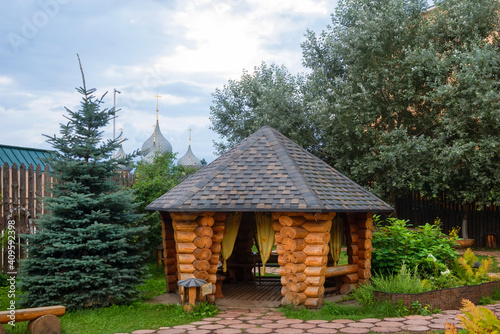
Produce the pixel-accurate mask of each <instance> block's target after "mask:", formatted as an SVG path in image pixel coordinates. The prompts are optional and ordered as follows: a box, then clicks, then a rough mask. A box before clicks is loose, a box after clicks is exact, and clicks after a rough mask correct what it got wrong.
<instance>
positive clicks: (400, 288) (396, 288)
mask: <svg viewBox="0 0 500 334" xmlns="http://www.w3.org/2000/svg"><path fill="white" fill-rule="evenodd" d="M371 282H372V285H373V288H374V290H377V291H383V292H387V293H421V292H425V291H430V290H431V286H430V284H429V283H428V282H427V281H425V280H421V279H420V277H419V276H418V274H417V268H415V270H414V271H413V273H412V271H411V270H409V269H408V268H407V267H406V264H404V263H403V264H402V265H401V268H399V270H398V273H397V274H394V273H391V274H387V275H384V276H381V275H374V276H373V277H372V279H371Z"/></svg>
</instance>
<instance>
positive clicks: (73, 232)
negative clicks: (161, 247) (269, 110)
mask: <svg viewBox="0 0 500 334" xmlns="http://www.w3.org/2000/svg"><path fill="white" fill-rule="evenodd" d="M80 68H81V64H80ZM82 78H83V87H81V88H78V89H77V91H78V92H79V93H80V94H81V95H82V96H83V98H82V102H81V109H80V110H78V111H71V110H69V109H67V108H66V111H67V113H68V116H65V117H66V118H67V120H68V122H67V123H66V124H61V126H60V136H56V135H54V136H47V137H48V140H47V141H48V142H49V143H51V144H52V146H53V147H54V149H55V150H56V152H55V154H54V155H53V156H51V157H49V158H48V159H47V161H46V162H47V163H49V164H50V166H51V168H52V171H53V174H54V178H55V182H54V183H53V184H52V185H51V188H50V191H51V192H52V193H53V195H54V197H46V198H44V202H43V203H44V206H45V208H46V210H47V211H48V212H49V213H48V214H45V215H44V216H43V217H42V218H41V220H40V221H39V222H38V226H39V227H40V229H39V230H38V231H37V232H36V234H34V235H31V236H28V237H27V238H28V241H29V248H28V251H29V257H28V258H27V259H26V260H23V261H22V263H21V269H22V271H21V273H22V279H21V281H20V285H21V289H22V290H23V291H24V294H23V296H22V298H23V303H24V305H26V306H30V307H34V306H47V305H54V304H62V305H65V306H66V307H68V308H70V309H76V308H85V307H98V306H107V305H110V304H114V303H123V302H126V301H129V300H131V299H132V298H134V296H135V295H136V289H135V287H136V286H137V285H138V284H139V283H140V282H141V277H142V275H143V272H144V254H143V252H142V247H143V241H142V240H143V239H144V234H145V232H146V228H143V227H141V228H131V227H129V226H130V225H132V224H133V223H134V222H135V221H136V220H138V219H139V218H140V215H138V214H136V213H135V210H136V206H137V205H136V204H135V202H134V197H133V195H132V193H131V191H130V190H129V189H123V188H121V187H120V186H119V185H118V184H117V183H116V182H114V181H111V177H113V176H114V175H115V174H116V172H117V165H118V164H122V165H126V164H129V163H130V159H131V156H129V157H127V158H126V159H120V160H116V159H112V158H111V156H112V153H113V150H114V149H116V148H118V146H119V140H117V139H115V140H108V141H105V142H104V141H103V132H102V130H101V129H102V128H103V127H104V126H106V125H107V124H108V122H109V120H110V119H111V118H112V117H113V116H114V110H113V109H111V110H108V109H101V104H102V103H103V98H104V96H103V97H101V98H100V99H99V98H95V97H94V96H93V95H92V94H93V93H94V92H95V89H87V88H86V85H85V78H84V76H83V70H82ZM104 95H105V94H104Z"/></svg>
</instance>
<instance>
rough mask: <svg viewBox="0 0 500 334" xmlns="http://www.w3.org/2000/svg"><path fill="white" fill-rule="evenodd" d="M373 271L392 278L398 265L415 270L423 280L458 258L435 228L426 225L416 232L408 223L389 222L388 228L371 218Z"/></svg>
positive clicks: (448, 241)
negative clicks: (404, 264)
mask: <svg viewBox="0 0 500 334" xmlns="http://www.w3.org/2000/svg"><path fill="white" fill-rule="evenodd" d="M374 220H375V225H376V229H375V232H374V233H373V253H372V268H373V269H374V271H375V272H379V273H380V274H392V273H395V272H397V271H398V270H399V268H400V267H401V263H406V265H407V266H408V267H409V268H415V267H417V266H418V268H419V270H420V272H421V274H422V275H423V276H424V277H431V276H437V275H439V274H440V273H441V272H442V271H446V270H447V265H449V264H451V262H452V261H453V260H454V259H456V258H457V257H458V253H457V251H456V250H455V249H454V248H453V245H454V242H453V241H452V240H450V239H449V238H448V237H447V236H446V235H445V234H443V233H442V232H441V230H440V229H439V226H438V225H432V224H425V225H423V226H420V227H417V228H415V229H409V228H408V227H409V226H411V225H410V224H408V221H406V220H401V219H396V218H389V219H387V222H388V225H386V226H383V227H382V226H381V224H382V223H383V222H382V220H381V218H380V216H374Z"/></svg>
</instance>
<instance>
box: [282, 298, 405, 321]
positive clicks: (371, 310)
mask: <svg viewBox="0 0 500 334" xmlns="http://www.w3.org/2000/svg"><path fill="white" fill-rule="evenodd" d="M280 310H281V311H282V312H283V313H284V315H285V317H287V318H293V319H301V320H304V321H306V320H328V321H332V320H336V319H351V320H354V321H358V320H361V319H366V318H377V319H383V318H391V317H400V316H403V315H404V310H403V309H402V308H401V307H398V306H397V305H393V304H391V303H390V302H386V303H380V304H376V305H368V306H356V305H341V304H337V303H329V302H325V305H324V306H323V307H322V308H321V309H319V310H310V309H306V308H298V309H294V308H293V307H291V306H286V307H281V308H280Z"/></svg>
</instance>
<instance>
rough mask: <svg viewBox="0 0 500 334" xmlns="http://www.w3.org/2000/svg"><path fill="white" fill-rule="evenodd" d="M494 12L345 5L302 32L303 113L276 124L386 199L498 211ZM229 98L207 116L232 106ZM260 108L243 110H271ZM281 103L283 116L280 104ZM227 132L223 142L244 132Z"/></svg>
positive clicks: (446, 5) (443, 3)
mask: <svg viewBox="0 0 500 334" xmlns="http://www.w3.org/2000/svg"><path fill="white" fill-rule="evenodd" d="M499 13H500V2H499V1H489V0H439V1H435V8H434V9H428V8H427V4H426V1H422V0H375V1H372V0H340V1H339V3H338V7H337V9H336V12H335V14H334V15H332V24H331V25H330V26H328V27H327V29H326V30H325V31H323V32H322V33H321V34H319V35H316V34H315V33H314V32H311V31H308V32H307V33H306V41H305V42H304V43H303V45H302V48H303V56H304V58H303V63H304V65H305V66H306V67H308V68H309V69H310V73H309V74H308V75H307V76H306V77H305V78H304V79H303V80H302V81H301V82H300V83H299V85H300V86H299V87H298V88H297V89H296V90H295V93H296V94H297V95H299V96H300V99H301V101H302V103H301V104H300V106H299V109H295V110H293V111H292V109H290V108H288V107H285V110H283V111H279V110H278V109H275V110H273V111H272V112H271V113H272V114H273V119H274V120H276V121H275V123H277V124H279V123H280V122H281V123H285V122H287V120H288V119H289V118H290V117H289V114H293V118H292V119H299V120H301V121H302V122H304V125H302V126H301V127H302V128H306V129H308V133H309V137H313V138H315V144H316V146H309V147H308V146H307V145H304V146H305V147H306V148H307V149H309V150H310V151H311V152H312V153H314V154H316V155H318V156H319V157H321V158H323V159H324V160H326V161H327V162H329V163H330V164H332V165H333V166H334V167H336V168H337V169H339V170H340V171H342V172H343V173H345V174H347V175H348V176H350V177H351V178H353V179H354V180H356V181H357V182H359V183H361V184H363V185H366V186H368V185H370V186H371V187H372V189H373V190H374V191H375V192H377V193H378V194H379V195H381V196H382V197H384V198H385V199H388V200H391V199H394V198H395V197H396V196H397V195H398V194H400V193H403V192H406V191H408V190H412V191H417V192H420V193H421V194H423V195H426V196H440V195H441V194H442V192H446V194H447V196H448V198H449V199H450V200H452V201H456V202H459V203H471V202H473V201H477V202H479V203H485V204H489V203H496V204H499V203H500V174H499V173H500V168H499V167H500V156H499V147H500V116H499V114H500V108H499V107H500V105H499V104H500V100H499V98H498V97H499V93H498V92H499V83H500V81H499V79H500V49H499V45H500V44H499V34H498V31H499V29H500V24H499V17H500V16H499V15H500V14H499ZM243 81H244V80H243V78H242V80H241V81H240V82H233V83H232V85H230V86H237V85H239V84H240V83H242V82H243ZM229 96H231V95H228V96H227V97H226V98H223V99H216V100H214V103H215V106H214V107H213V109H212V110H214V109H217V108H225V106H226V105H231V102H232V101H231V100H230V99H229ZM256 97H257V95H256V94H254V92H252V91H249V92H244V94H243V96H241V97H240V99H243V100H244V99H252V98H253V99H254V100H255V101H257V102H259V101H265V99H263V98H262V97H260V96H259V98H258V99H257V98H256ZM274 99H275V101H276V102H275V104H277V105H280V102H279V100H281V101H282V102H281V105H285V106H287V105H286V101H288V98H286V97H285V95H283V94H281V95H277V96H274ZM260 107H261V104H260V103H257V104H256V105H254V106H252V107H251V108H250V112H249V111H248V110H246V111H245V114H246V115H251V119H250V120H249V121H248V123H251V122H260V123H265V121H266V120H265V118H264V117H262V116H260V115H258V114H257V113H254V114H252V112H251V111H252V110H256V109H258V108H260ZM236 109H237V106H236ZM232 113H233V114H237V113H235V112H232ZM296 113H300V115H295V114H296ZM212 115H213V122H215V123H216V122H222V123H224V122H225V121H224V119H222V118H220V117H218V115H217V114H212ZM268 124H269V125H271V126H273V124H270V123H268ZM232 126H233V127H234V128H235V129H233V128H231V127H227V128H225V132H224V133H223V132H219V133H220V134H221V135H223V136H232V135H233V134H238V133H241V132H243V131H242V128H241V126H242V125H240V124H233V125H232ZM292 127H293V126H292ZM221 128H223V127H221V126H220V125H218V126H217V127H214V129H215V130H216V131H217V130H218V129H221ZM310 134H313V135H312V136H311V135H310ZM287 135H289V136H290V137H292V138H293V139H294V140H296V141H297V142H299V143H300V144H302V141H303V136H301V135H299V136H297V135H296V133H294V132H293V131H290V132H289V133H287ZM231 143H232V142H230V144H231ZM311 147H313V149H311Z"/></svg>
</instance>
